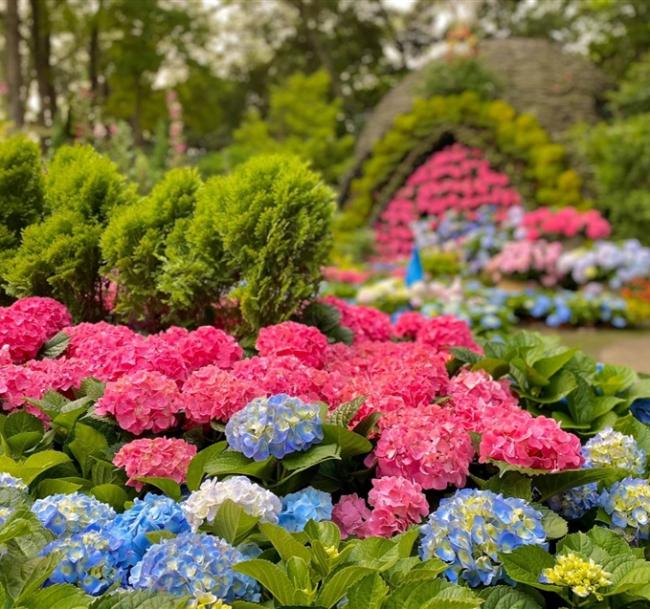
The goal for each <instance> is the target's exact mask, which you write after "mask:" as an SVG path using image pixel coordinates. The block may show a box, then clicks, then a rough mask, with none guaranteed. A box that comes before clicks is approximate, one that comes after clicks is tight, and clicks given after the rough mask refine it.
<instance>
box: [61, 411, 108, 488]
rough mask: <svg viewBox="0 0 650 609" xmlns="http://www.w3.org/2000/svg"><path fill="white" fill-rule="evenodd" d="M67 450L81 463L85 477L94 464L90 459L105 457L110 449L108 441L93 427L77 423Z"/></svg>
mask: <svg viewBox="0 0 650 609" xmlns="http://www.w3.org/2000/svg"><path fill="white" fill-rule="evenodd" d="M67 448H68V450H69V451H70V452H71V453H72V454H73V455H74V457H75V459H76V460H77V461H78V462H79V465H80V466H81V471H82V472H83V475H84V476H87V475H89V474H90V469H91V466H92V463H93V462H92V461H91V460H90V457H92V456H94V455H97V456H101V455H103V453H104V451H105V450H106V449H107V448H108V441H107V440H106V438H105V437H104V436H103V435H102V434H101V433H100V432H99V431H97V430H96V429H94V428H93V427H90V426H89V425H84V424H83V423H77V424H76V425H75V427H74V436H73V438H72V440H71V441H70V442H68V444H67Z"/></svg>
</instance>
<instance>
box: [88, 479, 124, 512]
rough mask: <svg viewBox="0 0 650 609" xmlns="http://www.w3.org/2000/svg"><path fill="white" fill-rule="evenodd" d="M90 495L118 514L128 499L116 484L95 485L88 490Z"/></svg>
mask: <svg viewBox="0 0 650 609" xmlns="http://www.w3.org/2000/svg"><path fill="white" fill-rule="evenodd" d="M90 494H91V495H94V496H95V497H97V499H99V500H100V501H103V502H104V503H108V505H110V506H111V507H112V508H113V509H115V510H117V511H120V512H121V511H122V509H123V508H124V504H125V503H126V502H127V501H128V499H129V496H128V495H127V494H126V491H125V490H124V489H123V488H122V487H121V486H118V485H117V484H97V485H96V486H93V487H92V488H91V489H90Z"/></svg>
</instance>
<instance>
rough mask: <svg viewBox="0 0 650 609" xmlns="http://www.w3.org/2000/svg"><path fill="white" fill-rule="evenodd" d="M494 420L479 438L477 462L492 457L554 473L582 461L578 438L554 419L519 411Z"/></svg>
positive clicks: (571, 467) (580, 463) (579, 463)
mask: <svg viewBox="0 0 650 609" xmlns="http://www.w3.org/2000/svg"><path fill="white" fill-rule="evenodd" d="M495 423H497V424H495V425H494V426H493V427H491V428H489V429H486V430H485V432H484V433H483V436H482V438H481V447H480V462H481V463H485V462H487V461H489V460H491V459H493V460H496V461H505V462H506V463H510V464H511V465H518V466H520V467H526V468H531V469H542V470H546V471H550V472H557V471H561V470H563V469H573V468H578V467H580V466H581V465H582V463H583V461H584V459H583V457H582V454H581V446H580V440H579V438H578V437H577V436H574V435H573V434H571V433H568V432H566V431H563V430H562V429H561V428H560V425H559V424H558V422H557V421H555V419H549V418H547V417H543V416H541V417H534V416H532V415H531V414H529V413H528V412H526V411H525V410H521V411H520V412H519V413H518V414H516V415H512V416H509V417H504V418H502V419H500V420H499V421H498V422H495Z"/></svg>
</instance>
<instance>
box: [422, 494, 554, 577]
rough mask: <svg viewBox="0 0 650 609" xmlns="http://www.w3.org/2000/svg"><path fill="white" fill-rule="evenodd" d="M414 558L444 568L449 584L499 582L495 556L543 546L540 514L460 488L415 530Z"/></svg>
mask: <svg viewBox="0 0 650 609" xmlns="http://www.w3.org/2000/svg"><path fill="white" fill-rule="evenodd" d="M421 535H422V539H421V542H420V556H421V558H422V559H423V560H427V559H430V558H432V557H434V556H435V557H438V558H440V559H441V560H443V561H445V562H446V563H448V564H449V568H448V569H447V570H446V571H445V575H446V576H447V578H448V579H449V580H451V581H452V582H457V581H458V580H459V578H462V579H464V580H465V581H467V583H468V584H469V585H470V586H472V587H474V586H479V585H481V584H482V585H486V586H487V585H490V584H493V583H495V582H497V581H499V580H500V579H502V578H503V572H502V566H501V563H500V562H499V558H498V553H499V552H511V551H512V550H514V549H515V548H518V547H519V546H523V545H540V546H543V545H544V544H545V537H546V534H545V532H544V527H543V525H542V514H541V513H540V512H538V511H537V510H535V509H533V508H532V507H531V506H530V505H529V504H528V503H527V502H526V501H524V500H523V499H517V498H514V497H503V496H502V495H498V494H496V493H493V492H491V491H480V490H475V489H463V490H459V491H457V492H456V493H455V494H454V495H453V496H451V497H448V498H446V499H443V500H442V501H441V502H440V505H439V506H438V509H437V510H436V511H435V512H433V513H432V514H431V515H430V516H429V520H428V521H427V523H426V524H425V525H424V526H423V527H422V529H421Z"/></svg>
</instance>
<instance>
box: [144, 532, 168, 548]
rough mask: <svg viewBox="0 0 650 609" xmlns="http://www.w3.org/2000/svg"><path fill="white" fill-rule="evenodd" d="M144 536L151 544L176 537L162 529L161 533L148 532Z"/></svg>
mask: <svg viewBox="0 0 650 609" xmlns="http://www.w3.org/2000/svg"><path fill="white" fill-rule="evenodd" d="M144 535H145V537H146V538H147V539H148V540H149V541H150V542H151V543H152V544H156V543H160V542H161V541H164V540H165V539H174V537H176V533H172V532H171V531H166V530H164V529H163V530H162V531H149V532H148V533H145V534H144Z"/></svg>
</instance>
